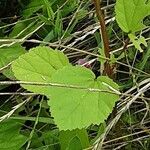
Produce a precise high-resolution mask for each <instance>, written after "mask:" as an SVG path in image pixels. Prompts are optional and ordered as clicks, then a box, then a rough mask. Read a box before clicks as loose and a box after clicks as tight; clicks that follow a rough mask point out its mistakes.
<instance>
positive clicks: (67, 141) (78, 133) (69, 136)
mask: <svg viewBox="0 0 150 150" xmlns="http://www.w3.org/2000/svg"><path fill="white" fill-rule="evenodd" d="M74 138H78V141H79V144H78V145H79V146H80V147H81V149H85V148H88V147H89V146H90V145H89V139H88V134H87V132H86V130H85V129H82V130H79V129H76V130H73V131H61V132H60V135H59V139H60V144H61V150H66V149H67V148H68V149H69V147H71V146H72V145H73V143H74V142H73V141H74V140H73V139H74ZM76 146H77V145H76ZM76 146H75V145H74V147H76ZM72 148H73V147H72ZM70 150H72V149H71V148H70Z"/></svg>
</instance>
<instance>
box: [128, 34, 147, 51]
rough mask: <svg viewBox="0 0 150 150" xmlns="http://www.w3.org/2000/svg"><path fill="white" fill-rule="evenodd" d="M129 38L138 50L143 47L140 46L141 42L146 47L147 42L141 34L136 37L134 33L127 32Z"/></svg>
mask: <svg viewBox="0 0 150 150" xmlns="http://www.w3.org/2000/svg"><path fill="white" fill-rule="evenodd" d="M128 36H129V38H130V40H131V41H132V43H133V45H134V46H135V48H136V49H137V50H139V51H140V52H143V49H142V47H141V44H143V45H144V46H145V47H147V42H146V40H145V38H144V37H143V36H140V37H139V38H137V37H136V36H135V35H134V34H128Z"/></svg>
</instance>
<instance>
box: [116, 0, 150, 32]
mask: <svg viewBox="0 0 150 150" xmlns="http://www.w3.org/2000/svg"><path fill="white" fill-rule="evenodd" d="M115 11H116V20H117V22H118V24H119V26H120V28H121V29H122V30H123V31H124V32H127V33H129V32H131V33H134V32H136V31H140V30H141V29H143V28H144V27H145V25H144V24H143V23H142V21H143V19H144V18H145V17H146V16H148V15H149V14H150V1H148V2H147V3H146V0H117V2H116V7H115Z"/></svg>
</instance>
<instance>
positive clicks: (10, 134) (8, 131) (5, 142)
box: [0, 120, 27, 150]
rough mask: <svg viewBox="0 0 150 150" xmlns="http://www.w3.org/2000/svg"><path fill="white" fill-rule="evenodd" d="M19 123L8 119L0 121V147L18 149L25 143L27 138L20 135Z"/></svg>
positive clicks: (4, 149) (8, 149) (9, 149)
mask: <svg viewBox="0 0 150 150" xmlns="http://www.w3.org/2000/svg"><path fill="white" fill-rule="evenodd" d="M20 129H21V124H20V123H18V122H16V121H12V120H8V121H5V122H1V123H0V149H1V150H19V149H21V147H22V146H23V145H24V144H25V142H26V140H27V138H26V137H25V136H23V135H21V134H20V133H19V132H20Z"/></svg>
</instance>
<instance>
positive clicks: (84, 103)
mask: <svg viewBox="0 0 150 150" xmlns="http://www.w3.org/2000/svg"><path fill="white" fill-rule="evenodd" d="M51 81H52V82H54V83H59V84H64V85H66V86H67V85H74V86H79V87H82V89H81V88H79V89H78V88H60V87H49V93H50V100H49V102H48V104H49V106H50V108H51V113H52V116H53V117H54V121H55V123H56V124H57V125H58V127H59V129H60V130H68V129H69V130H73V129H76V128H79V129H81V128H85V127H88V126H89V125H91V124H100V123H102V122H104V120H105V119H107V117H108V115H109V114H110V113H111V111H112V109H113V107H114V105H115V102H116V101H117V100H118V99H119V96H118V95H115V94H112V93H111V90H110V87H112V88H114V89H117V90H118V86H117V84H115V83H114V82H113V81H112V80H111V79H109V78H108V77H106V76H100V77H98V78H97V79H95V75H94V74H93V72H91V71H90V70H89V69H87V68H83V67H80V66H76V67H74V66H66V67H64V68H62V69H60V70H58V71H57V72H56V73H55V74H54V75H53V76H52V80H51ZM109 86H110V87H109ZM89 88H90V89H91V88H95V89H99V90H104V91H105V92H93V91H90V90H85V89H89ZM107 91H108V92H107Z"/></svg>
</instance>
